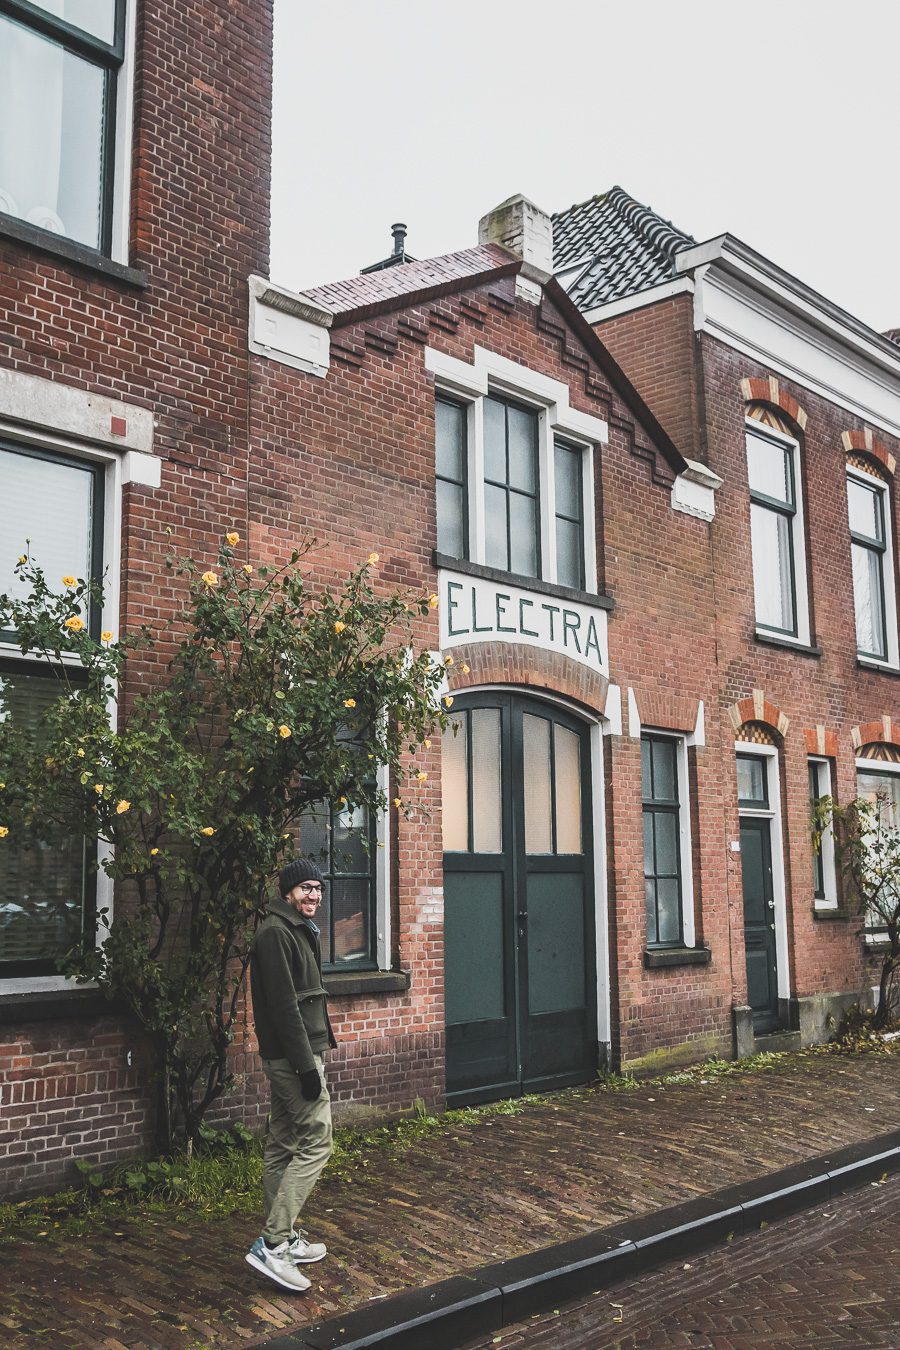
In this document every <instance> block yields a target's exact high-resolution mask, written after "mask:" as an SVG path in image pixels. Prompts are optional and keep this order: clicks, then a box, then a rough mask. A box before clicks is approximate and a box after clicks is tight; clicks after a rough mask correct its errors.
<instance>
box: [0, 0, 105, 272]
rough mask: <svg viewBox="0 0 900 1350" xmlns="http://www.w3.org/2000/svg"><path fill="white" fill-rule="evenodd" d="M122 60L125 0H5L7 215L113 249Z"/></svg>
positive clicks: (2, 207) (0, 51) (0, 154)
mask: <svg viewBox="0 0 900 1350" xmlns="http://www.w3.org/2000/svg"><path fill="white" fill-rule="evenodd" d="M124 65H125V3H124V0H32V2H31V3H29V2H28V0H3V5H2V13H0V212H2V213H3V214H5V215H7V216H14V217H16V218H17V219H19V220H22V221H25V222H27V223H28V224H30V225H34V226H37V227H38V228H39V229H41V230H47V231H49V232H50V233H52V234H58V235H64V236H65V237H66V238H68V239H72V240H74V241H76V242H77V243H79V244H84V245H86V246H87V247H88V248H91V249H96V250H98V251H99V252H101V253H105V254H110V253H111V252H112V248H113V189H114V181H113V180H114V177H115V175H116V171H117V168H118V171H119V176H120V177H121V178H122V180H123V186H124V182H125V180H126V179H127V173H126V172H125V169H124V164H123V161H122V159H121V156H120V157H119V162H118V165H117V150H118V147H117V145H116V140H117V133H116V128H117V116H118V106H117V105H120V104H124V102H125V100H126V98H127V90H125V89H124V88H123V86H124V84H125V80H124V79H123V67H124ZM119 139H120V141H122V142H124V141H125V140H126V139H127V138H126V136H125V134H124V130H120V132H119Z"/></svg>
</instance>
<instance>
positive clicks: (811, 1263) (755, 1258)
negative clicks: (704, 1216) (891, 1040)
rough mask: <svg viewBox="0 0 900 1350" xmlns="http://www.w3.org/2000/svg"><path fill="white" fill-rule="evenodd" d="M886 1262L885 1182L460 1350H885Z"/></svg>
mask: <svg viewBox="0 0 900 1350" xmlns="http://www.w3.org/2000/svg"><path fill="white" fill-rule="evenodd" d="M898 1262H900V1177H898V1176H892V1177H889V1178H888V1179H887V1180H886V1181H885V1182H883V1183H880V1184H879V1183H875V1184H873V1185H870V1186H865V1187H863V1188H862V1189H861V1190H859V1191H855V1192H851V1193H850V1194H849V1195H846V1196H841V1197H840V1198H839V1199H836V1200H833V1201H831V1202H830V1203H829V1204H826V1205H820V1206H818V1207H817V1208H816V1209H812V1210H809V1211H807V1212H806V1213H805V1214H798V1215H796V1216H794V1217H793V1218H791V1219H786V1220H783V1221H782V1222H780V1223H776V1224H773V1225H772V1227H771V1228H769V1229H768V1230H767V1231H765V1232H763V1233H752V1234H749V1235H747V1236H746V1237H742V1238H737V1239H736V1240H735V1241H734V1242H733V1243H731V1244H728V1245H727V1246H724V1247H718V1248H717V1249H715V1250H714V1251H710V1252H705V1253H702V1254H701V1255H699V1256H694V1257H692V1258H691V1259H690V1261H688V1262H686V1263H685V1262H682V1261H669V1262H667V1263H666V1264H665V1265H664V1266H661V1267H660V1268H659V1269H658V1270H655V1271H651V1272H650V1273H649V1274H646V1275H644V1276H642V1277H640V1278H638V1279H636V1280H632V1281H629V1282H627V1283H626V1282H623V1283H622V1284H618V1285H613V1286H611V1287H610V1288H608V1289H604V1290H603V1292H602V1293H601V1294H598V1295H597V1296H596V1297H595V1298H591V1299H588V1300H585V1301H584V1302H582V1303H579V1304H576V1305H572V1306H571V1307H568V1308H565V1309H563V1310H562V1311H561V1312H553V1313H549V1314H547V1315H545V1316H541V1317H533V1318H531V1319H530V1320H529V1321H528V1322H524V1323H520V1324H518V1325H517V1326H511V1327H507V1328H506V1329H505V1330H504V1331H502V1332H499V1333H496V1334H494V1335H492V1336H489V1337H488V1338H487V1339H486V1340H482V1341H479V1342H477V1343H472V1344H470V1346H469V1347H468V1350H498V1348H499V1350H605V1348H607V1347H608V1348H609V1350H613V1348H615V1350H638V1348H639V1347H646V1348H647V1350H669V1347H676V1346H677V1347H693V1350H752V1348H753V1347H755V1348H756V1350H759V1347H760V1346H767V1347H768V1348H769V1350H795V1347H796V1348H797V1350H799V1348H800V1347H808V1346H814V1347H815V1350H845V1348H847V1347H853V1346H868V1347H876V1346H889V1347H893V1348H894V1350H896V1347H898V1346H900V1284H898V1281H897V1268H898Z"/></svg>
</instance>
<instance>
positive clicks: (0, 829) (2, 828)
mask: <svg viewBox="0 0 900 1350" xmlns="http://www.w3.org/2000/svg"><path fill="white" fill-rule="evenodd" d="M8 834H9V828H8V826H6V825H0V839H5V838H6V836H7V835H8Z"/></svg>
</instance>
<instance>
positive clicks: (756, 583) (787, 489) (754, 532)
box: [747, 431, 801, 636]
mask: <svg viewBox="0 0 900 1350" xmlns="http://www.w3.org/2000/svg"><path fill="white" fill-rule="evenodd" d="M747 475H748V480H749V484H750V501H751V507H750V535H751V546H752V553H753V596H754V603H755V606H756V622H757V624H758V625H759V627H760V628H769V629H772V630H773V631H775V632H778V633H787V634H791V635H793V636H796V634H797V632H798V624H797V590H796V570H797V559H796V557H795V550H796V549H797V548H799V547H800V546H801V540H800V539H799V538H798V537H797V533H796V531H795V529H794V521H795V517H796V514H797V500H796V492H795V487H794V447H793V446H786V445H784V444H782V443H781V442H779V441H775V440H774V439H772V438H770V437H768V436H765V435H764V434H762V433H761V432H757V431H748V433H747Z"/></svg>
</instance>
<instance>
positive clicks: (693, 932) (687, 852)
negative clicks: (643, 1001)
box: [639, 722, 697, 951]
mask: <svg viewBox="0 0 900 1350" xmlns="http://www.w3.org/2000/svg"><path fill="white" fill-rule="evenodd" d="M645 733H646V735H648V736H659V737H662V738H663V739H665V740H667V741H672V742H673V743H674V745H675V772H676V778H677V782H678V850H679V854H678V857H679V863H680V866H681V878H680V880H681V939H682V943H683V945H684V946H685V947H696V945H697V920H696V916H695V914H694V854H693V838H692V834H691V796H690V774H689V772H688V738H687V736H685V735H684V734H683V733H681V732H677V731H670V730H669V729H668V728H667V727H651V726H647V725H646V723H644V722H642V723H641V726H640V732H639V736H643V735H644V734H645ZM642 795H643V794H642ZM641 816H642V817H643V806H642V807H641ZM642 838H643V835H642ZM641 847H642V849H643V844H642V845H641ZM652 950H653V951H666V950H673V951H677V950H679V948H677V947H673V948H670V949H669V948H666V947H661V946H657V945H654V946H653V948H652Z"/></svg>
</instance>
